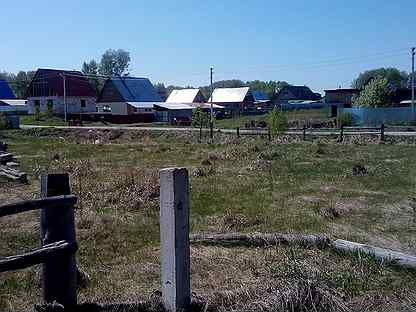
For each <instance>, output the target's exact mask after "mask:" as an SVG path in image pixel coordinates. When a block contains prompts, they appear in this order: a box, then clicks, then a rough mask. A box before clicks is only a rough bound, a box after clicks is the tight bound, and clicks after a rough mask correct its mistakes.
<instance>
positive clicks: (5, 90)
mask: <svg viewBox="0 0 416 312" xmlns="http://www.w3.org/2000/svg"><path fill="white" fill-rule="evenodd" d="M15 98H16V97H15V96H14V93H13V91H12V89H11V88H10V86H9V84H8V83H7V81H6V80H2V79H0V99H15Z"/></svg>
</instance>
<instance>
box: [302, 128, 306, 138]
mask: <svg viewBox="0 0 416 312" xmlns="http://www.w3.org/2000/svg"><path fill="white" fill-rule="evenodd" d="M302 140H303V141H306V125H303V128H302Z"/></svg>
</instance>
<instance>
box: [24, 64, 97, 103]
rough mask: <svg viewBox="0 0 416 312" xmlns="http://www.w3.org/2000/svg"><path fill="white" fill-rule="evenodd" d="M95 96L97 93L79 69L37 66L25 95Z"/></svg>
mask: <svg viewBox="0 0 416 312" xmlns="http://www.w3.org/2000/svg"><path fill="white" fill-rule="evenodd" d="M63 76H65V93H66V95H67V96H77V97H82V96H85V97H96V96H97V93H96V92H95V89H94V88H93V86H92V85H91V84H90V83H89V81H88V79H87V78H86V77H85V76H84V74H83V73H81V72H80V71H75V70H61V69H46V68H39V69H38V70H37V71H36V73H35V75H34V76H33V78H32V81H31V82H30V85H29V87H28V88H27V90H26V96H27V97H42V96H63V95H64V83H63Z"/></svg>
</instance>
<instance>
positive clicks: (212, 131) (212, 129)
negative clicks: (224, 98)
mask: <svg viewBox="0 0 416 312" xmlns="http://www.w3.org/2000/svg"><path fill="white" fill-rule="evenodd" d="M213 72H214V67H212V66H211V68H210V74H211V121H210V123H209V128H210V137H211V142H213V141H214V105H213V100H214V99H213V98H212V96H213V89H212V74H213Z"/></svg>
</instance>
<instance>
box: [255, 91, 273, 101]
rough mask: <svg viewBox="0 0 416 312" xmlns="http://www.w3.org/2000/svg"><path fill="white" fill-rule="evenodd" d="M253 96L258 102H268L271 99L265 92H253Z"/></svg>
mask: <svg viewBox="0 0 416 312" xmlns="http://www.w3.org/2000/svg"><path fill="white" fill-rule="evenodd" d="M253 96H254V99H255V100H256V101H268V100H270V99H269V97H268V96H267V95H266V93H264V92H263V91H253Z"/></svg>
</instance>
